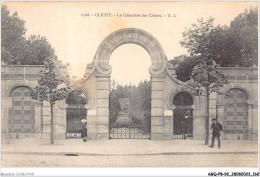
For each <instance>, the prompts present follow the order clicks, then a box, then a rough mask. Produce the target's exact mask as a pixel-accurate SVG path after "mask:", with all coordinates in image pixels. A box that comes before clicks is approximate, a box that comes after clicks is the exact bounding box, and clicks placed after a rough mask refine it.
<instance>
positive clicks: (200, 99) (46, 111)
mask: <svg viewBox="0 0 260 177" xmlns="http://www.w3.org/2000/svg"><path fill="white" fill-rule="evenodd" d="M126 43H134V44H137V45H140V46H142V47H143V48H144V49H145V50H146V51H147V52H148V53H149V55H150V58H151V61H152V65H151V67H150V69H149V73H150V77H151V93H147V94H151V125H150V126H151V127H150V129H151V132H150V135H149V136H147V137H150V138H151V139H152V140H170V139H173V138H183V137H187V138H192V139H204V138H205V131H206V130H205V115H206V109H205V106H206V98H205V97H204V96H196V95H193V94H192V93H191V92H190V91H189V90H185V89H184V87H183V85H184V83H183V82H182V81H180V80H178V79H177V76H176V73H175V69H174V67H172V66H171V64H170V63H169V62H168V61H167V58H166V55H165V54H164V51H163V49H162V47H161V45H160V43H159V42H158V41H157V39H156V38H155V37H154V36H152V35H151V34H149V33H147V32H145V31H143V30H140V29H136V28H126V29H121V30H118V31H115V32H113V33H111V34H110V35H108V36H107V37H106V38H105V39H104V40H103V41H102V43H101V44H100V46H99V47H98V49H97V53H96V55H95V57H94V59H93V62H92V63H91V64H89V65H88V66H87V67H86V72H85V76H84V78H82V79H81V80H79V81H71V80H69V77H68V75H67V69H66V66H63V65H61V63H58V64H56V66H57V68H59V69H57V71H58V73H59V76H60V77H61V78H62V79H63V80H64V81H66V83H69V84H71V86H73V88H74V89H75V90H80V91H82V92H83V93H85V94H86V95H87V97H88V103H87V104H86V105H81V107H82V106H83V107H84V108H85V109H86V111H83V112H85V113H84V114H81V115H80V116H78V120H77V121H79V120H80V119H82V118H86V119H87V128H88V139H90V140H103V139H105V140H106V139H109V137H110V136H109V134H110V132H109V125H110V121H109V92H110V77H111V71H112V68H111V66H110V65H109V59H110V56H111V54H112V52H113V51H114V50H115V49H116V48H117V47H119V46H120V45H124V44H126ZM1 67H2V71H1V83H2V87H1V91H2V107H1V114H2V116H1V121H2V127H1V131H2V136H3V137H5V138H49V137H50V106H49V104H48V103H47V102H43V103H40V102H37V101H34V100H32V99H31V97H30V92H31V91H32V90H33V89H34V88H35V86H36V85H37V79H38V78H39V71H40V70H41V66H20V65H15V66H8V65H3V64H2V66H1ZM219 70H222V71H223V73H224V74H225V75H226V76H227V77H228V79H229V81H230V83H229V84H228V85H226V86H225V87H224V88H223V90H222V91H223V92H224V93H225V94H224V95H218V94H216V93H212V94H211V95H210V103H209V114H210V115H209V116H210V119H211V118H213V117H216V118H217V119H218V121H219V122H220V123H222V125H223V127H224V130H223V136H222V138H223V139H230V140H257V138H258V134H257V132H258V127H257V125H258V113H257V112H258V109H257V106H258V99H257V97H258V70H257V67H251V68H242V67H232V68H219ZM68 107H69V108H73V109H74V108H75V106H73V105H69V106H68V105H67V104H66V100H62V101H59V102H57V104H55V109H54V114H55V115H54V133H55V138H56V139H65V138H66V137H68V136H67V133H68V131H67V130H68V129H69V130H70V135H69V137H79V136H78V135H76V136H72V135H71V131H72V132H73V126H72V127H71V125H70V123H71V122H75V121H71V122H69V121H67V120H68V119H67V118H66V117H67V114H68V112H67V108H68ZM77 121H76V122H77ZM68 127H70V128H68ZM78 127H79V126H78Z"/></svg>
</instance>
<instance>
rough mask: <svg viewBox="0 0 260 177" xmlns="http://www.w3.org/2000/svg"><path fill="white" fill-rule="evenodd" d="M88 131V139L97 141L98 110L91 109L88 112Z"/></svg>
mask: <svg viewBox="0 0 260 177" xmlns="http://www.w3.org/2000/svg"><path fill="white" fill-rule="evenodd" d="M87 129H88V132H87V133H88V137H87V138H88V139H89V140H96V139H97V110H96V109H90V110H87Z"/></svg>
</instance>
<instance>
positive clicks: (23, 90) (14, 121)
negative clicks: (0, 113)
mask: <svg viewBox="0 0 260 177" xmlns="http://www.w3.org/2000/svg"><path fill="white" fill-rule="evenodd" d="M31 93H32V90H31V89H30V88H29V87H25V86H19V87H16V88H14V89H13V90H12V92H11V93H10V96H11V97H12V99H13V107H12V108H11V109H10V112H9V133H10V138H27V137H31V138H32V137H33V133H34V129H35V128H34V127H35V125H34V124H35V110H34V102H33V100H32V98H31Z"/></svg>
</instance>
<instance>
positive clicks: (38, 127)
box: [34, 101, 43, 138]
mask: <svg viewBox="0 0 260 177" xmlns="http://www.w3.org/2000/svg"><path fill="white" fill-rule="evenodd" d="M34 111H35V115H34V120H35V122H34V127H35V128H34V138H41V137H42V123H43V120H42V103H40V102H38V101H34Z"/></svg>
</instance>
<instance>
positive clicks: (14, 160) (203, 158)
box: [1, 154, 258, 167]
mask: <svg viewBox="0 0 260 177" xmlns="http://www.w3.org/2000/svg"><path fill="white" fill-rule="evenodd" d="M257 159H258V157H257V154H207V155H123V156H122V155H114V156H63V155H55V156H53V155H28V154H27V155H25V154H2V158H1V160H2V167H30V166H34V167H257V164H258V161H257Z"/></svg>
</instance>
